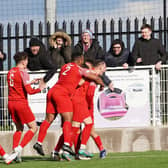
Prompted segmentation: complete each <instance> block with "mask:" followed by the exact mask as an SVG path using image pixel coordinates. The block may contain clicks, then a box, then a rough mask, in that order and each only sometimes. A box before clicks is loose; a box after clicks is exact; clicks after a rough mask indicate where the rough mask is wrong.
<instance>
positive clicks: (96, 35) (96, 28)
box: [94, 19, 99, 40]
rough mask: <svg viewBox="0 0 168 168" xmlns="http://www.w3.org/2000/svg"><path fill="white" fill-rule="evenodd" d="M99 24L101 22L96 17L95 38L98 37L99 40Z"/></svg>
mask: <svg viewBox="0 0 168 168" xmlns="http://www.w3.org/2000/svg"><path fill="white" fill-rule="evenodd" d="M98 24H99V23H98V20H97V19H96V20H95V22H94V32H95V39H97V40H98V32H99V30H98Z"/></svg>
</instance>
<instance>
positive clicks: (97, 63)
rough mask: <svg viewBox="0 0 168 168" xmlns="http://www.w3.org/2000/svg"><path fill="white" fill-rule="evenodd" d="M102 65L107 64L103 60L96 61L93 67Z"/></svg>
mask: <svg viewBox="0 0 168 168" xmlns="http://www.w3.org/2000/svg"><path fill="white" fill-rule="evenodd" d="M102 64H105V62H104V61H103V60H101V59H96V60H95V61H94V63H93V66H94V67H97V66H99V65H102Z"/></svg>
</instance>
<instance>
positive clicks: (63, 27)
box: [62, 20, 67, 32]
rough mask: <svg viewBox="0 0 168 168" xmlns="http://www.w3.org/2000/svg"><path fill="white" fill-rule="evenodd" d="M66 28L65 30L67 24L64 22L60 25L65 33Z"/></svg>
mask: <svg viewBox="0 0 168 168" xmlns="http://www.w3.org/2000/svg"><path fill="white" fill-rule="evenodd" d="M66 28H67V23H66V21H65V20H64V21H63V23H62V29H63V30H64V31H65V32H66Z"/></svg>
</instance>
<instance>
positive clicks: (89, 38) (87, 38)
mask: <svg viewBox="0 0 168 168" xmlns="http://www.w3.org/2000/svg"><path fill="white" fill-rule="evenodd" d="M73 51H74V52H78V53H83V55H84V59H85V64H86V65H87V67H88V68H89V69H91V68H92V66H91V64H95V61H96V60H98V59H99V60H103V61H104V57H105V52H104V50H103V49H102V47H101V46H100V45H99V42H98V41H97V40H96V39H93V33H92V31H91V30H89V29H86V30H84V31H83V32H82V40H80V41H79V42H78V43H77V44H76V45H75V47H74V49H73ZM101 78H102V80H103V82H104V83H105V85H107V86H108V87H109V88H110V89H111V90H113V83H112V81H111V80H110V79H109V78H108V76H106V75H105V73H104V74H103V75H102V76H101Z"/></svg>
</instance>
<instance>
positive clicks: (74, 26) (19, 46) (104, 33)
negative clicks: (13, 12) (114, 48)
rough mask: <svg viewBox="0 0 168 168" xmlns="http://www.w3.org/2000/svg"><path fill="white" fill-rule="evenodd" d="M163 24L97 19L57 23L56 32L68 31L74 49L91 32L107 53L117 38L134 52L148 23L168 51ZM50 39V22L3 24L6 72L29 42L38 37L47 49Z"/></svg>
mask: <svg viewBox="0 0 168 168" xmlns="http://www.w3.org/2000/svg"><path fill="white" fill-rule="evenodd" d="M164 20H168V18H164V19H163V18H162V17H160V18H157V19H155V18H154V17H152V18H151V19H150V20H147V19H146V18H145V17H144V18H143V19H142V20H140V19H138V18H135V19H134V20H130V19H129V18H128V19H127V20H122V19H121V18H120V19H119V20H114V19H111V20H110V21H109V20H105V19H104V20H103V21H101V22H100V21H98V20H96V19H95V21H94V22H90V20H87V22H86V23H83V22H82V21H79V22H74V21H73V20H72V21H71V22H70V23H67V22H66V21H64V22H62V23H58V22H57V21H56V22H55V24H54V30H55V31H57V30H58V29H63V30H64V31H66V32H67V33H68V34H69V35H70V36H71V39H72V46H74V45H75V44H76V43H77V41H78V40H79V39H80V38H81V33H82V30H83V29H85V28H88V29H92V31H93V35H94V37H95V39H98V41H99V42H100V45H101V46H102V48H103V49H104V51H108V50H109V48H110V45H111V42H112V41H113V40H114V39H116V38H119V39H121V40H123V41H124V43H125V46H126V47H127V48H128V49H129V50H130V51H131V50H132V45H133V44H134V42H135V40H136V39H137V38H138V37H139V35H140V27H141V25H142V23H148V24H150V25H151V27H152V30H153V33H152V37H155V38H158V39H160V41H161V42H162V44H163V45H164V46H165V48H168V47H167V44H168V43H167V32H168V25H167V24H165V22H163V21H164ZM50 35H51V24H50V23H49V22H47V23H42V22H39V24H37V25H35V24H34V21H30V23H26V22H25V23H24V24H19V23H16V24H15V25H14V26H13V25H11V24H10V23H8V25H7V26H5V25H3V24H1V23H0V49H3V51H4V52H5V53H6V54H7V55H8V57H7V59H8V60H7V65H8V68H7V69H10V68H11V66H12V56H13V55H14V54H15V53H16V52H18V51H21V50H24V49H25V48H26V47H28V42H29V40H30V38H31V37H32V36H36V37H38V38H39V39H40V40H42V41H43V42H44V43H45V45H46V47H47V48H48V47H49V37H50Z"/></svg>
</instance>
